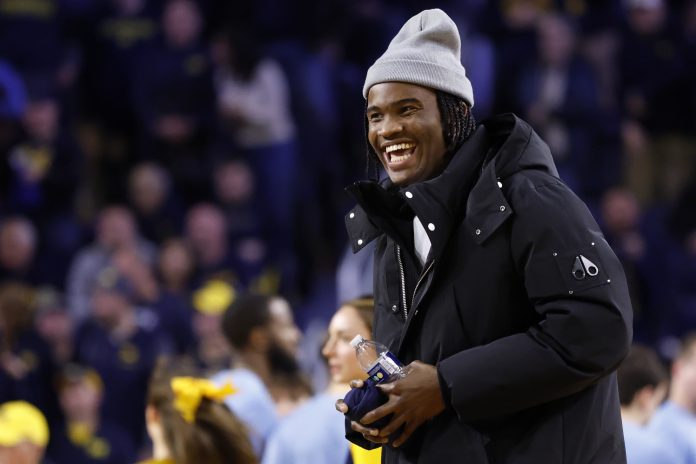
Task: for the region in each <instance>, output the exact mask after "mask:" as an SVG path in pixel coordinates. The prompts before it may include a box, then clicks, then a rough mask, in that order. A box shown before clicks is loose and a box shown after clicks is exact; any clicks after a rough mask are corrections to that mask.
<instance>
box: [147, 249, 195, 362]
mask: <svg viewBox="0 0 696 464" xmlns="http://www.w3.org/2000/svg"><path fill="white" fill-rule="evenodd" d="M193 271H194V258H193V254H192V253H191V250H190V248H189V247H188V246H187V245H186V243H185V242H184V241H183V240H182V239H179V238H173V239H170V240H167V241H166V242H164V243H163V244H162V246H161V248H160V252H159V256H158V260H157V269H156V274H157V277H158V283H159V296H158V298H157V301H156V302H155V303H154V304H153V305H152V308H153V310H154V311H155V312H156V313H157V316H158V319H159V325H160V328H161V329H162V331H163V332H165V333H167V334H168V335H169V336H170V337H171V339H172V342H173V344H174V345H173V348H174V351H175V353H177V354H180V355H184V354H186V353H189V352H193V351H194V350H195V345H196V343H195V339H194V333H193V326H192V316H193V308H192V302H191V291H192V287H191V277H192V275H193Z"/></svg>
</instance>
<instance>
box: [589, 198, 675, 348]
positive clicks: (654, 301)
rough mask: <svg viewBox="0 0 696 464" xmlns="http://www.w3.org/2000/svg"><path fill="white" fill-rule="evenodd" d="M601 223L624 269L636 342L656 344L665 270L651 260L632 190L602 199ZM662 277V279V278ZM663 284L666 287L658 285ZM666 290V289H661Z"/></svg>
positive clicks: (640, 214) (638, 207)
mask: <svg viewBox="0 0 696 464" xmlns="http://www.w3.org/2000/svg"><path fill="white" fill-rule="evenodd" d="M600 207H601V209H600V214H601V223H602V226H603V231H604V234H605V237H606V239H607V242H609V245H611V247H612V249H613V250H614V252H615V253H616V256H617V257H618V258H619V260H620V261H621V264H622V265H623V268H624V272H625V273H626V280H627V282H628V290H629V292H630V294H631V303H633V317H634V320H633V327H634V330H635V332H634V339H636V340H641V341H642V342H644V343H648V342H651V341H654V340H656V338H657V336H658V333H657V331H659V330H660V327H659V326H660V324H659V321H658V320H657V317H658V315H657V314H654V312H653V311H651V308H652V307H653V306H655V305H658V304H661V303H658V302H664V301H667V300H665V299H664V298H667V295H664V292H665V288H664V287H667V285H666V284H664V280H665V275H664V272H665V270H664V268H663V266H661V265H659V264H657V263H656V262H655V260H656V258H655V257H653V256H651V251H653V254H655V253H654V250H650V245H651V244H650V243H649V241H648V238H647V237H646V235H645V233H644V232H643V227H642V221H643V211H642V208H641V206H640V204H639V203H638V199H637V198H636V195H635V194H634V193H633V192H631V191H630V190H628V189H625V188H621V187H614V188H612V189H609V190H608V191H606V192H605V193H604V195H603V196H602V201H601V204H600ZM660 274H662V275H660ZM656 282H662V283H663V284H657V283H656ZM660 287H663V288H660Z"/></svg>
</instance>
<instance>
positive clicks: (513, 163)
mask: <svg viewBox="0 0 696 464" xmlns="http://www.w3.org/2000/svg"><path fill="white" fill-rule="evenodd" d="M481 126H483V127H485V128H486V131H487V132H488V135H489V140H490V142H491V146H490V148H489V153H491V154H492V156H491V158H495V164H496V169H495V170H496V173H497V177H499V178H501V179H505V178H506V177H510V176H511V175H512V174H515V173H516V172H519V171H522V170H524V169H535V170H541V171H544V172H546V173H548V174H550V175H552V176H554V177H558V171H557V170H556V166H555V164H554V162H553V157H552V156H551V150H549V147H548V145H547V144H546V143H545V142H544V141H543V140H542V139H541V137H539V135H538V134H537V133H536V132H534V129H532V127H531V126H530V125H529V124H528V123H527V122H525V121H523V120H522V119H520V118H518V117H517V116H516V115H515V114H513V113H505V114H501V115H499V116H494V117H492V118H490V119H486V120H484V121H482V122H481ZM486 161H488V159H487V160H486Z"/></svg>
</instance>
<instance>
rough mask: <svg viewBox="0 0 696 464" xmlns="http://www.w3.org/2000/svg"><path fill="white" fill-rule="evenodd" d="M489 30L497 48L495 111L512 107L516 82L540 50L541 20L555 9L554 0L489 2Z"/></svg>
mask: <svg viewBox="0 0 696 464" xmlns="http://www.w3.org/2000/svg"><path fill="white" fill-rule="evenodd" d="M487 3H488V5H487V7H488V11H487V12H486V15H485V17H486V18H485V22H484V24H486V26H485V32H486V33H487V34H488V35H489V36H490V37H491V39H492V40H493V43H494V45H495V49H496V55H497V58H496V67H497V72H496V83H495V89H496V91H495V96H496V101H495V104H494V108H493V113H497V112H500V111H510V109H512V108H514V104H515V101H516V99H515V92H516V90H517V89H516V88H515V86H511V85H510V82H519V77H520V73H521V72H522V69H523V67H524V66H525V65H526V64H527V60H528V59H529V57H531V56H534V55H535V54H536V53H537V22H538V21H539V18H540V17H541V16H542V15H544V13H548V12H550V11H551V7H552V5H551V3H552V2H551V1H550V0H498V1H494V2H487Z"/></svg>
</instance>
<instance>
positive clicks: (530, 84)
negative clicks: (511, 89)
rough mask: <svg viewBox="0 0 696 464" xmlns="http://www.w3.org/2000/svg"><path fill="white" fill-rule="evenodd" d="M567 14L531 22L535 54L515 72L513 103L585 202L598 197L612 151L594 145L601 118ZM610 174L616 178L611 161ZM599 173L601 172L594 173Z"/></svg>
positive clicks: (594, 87)
mask: <svg viewBox="0 0 696 464" xmlns="http://www.w3.org/2000/svg"><path fill="white" fill-rule="evenodd" d="M577 41H578V33H577V31H576V27H575V25H574V24H572V22H571V20H570V18H568V17H566V16H562V15H560V14H545V15H543V16H541V17H540V18H539V19H538V21H537V50H538V51H537V55H536V59H535V61H534V62H532V63H528V64H527V65H526V66H524V67H523V68H522V70H521V75H520V81H519V85H518V86H517V101H518V104H519V107H520V109H521V110H522V112H523V114H524V116H525V118H526V119H527V120H528V121H529V122H530V123H531V125H532V126H533V127H534V128H535V129H536V130H537V131H539V134H540V135H541V136H542V137H543V138H544V140H545V141H546V142H547V143H548V145H549V148H550V149H551V153H552V154H553V158H554V162H555V163H556V167H557V168H558V172H559V175H560V177H561V179H563V181H564V182H566V183H567V184H568V185H569V186H570V187H571V188H572V189H573V190H575V191H576V192H578V194H579V195H580V196H581V197H582V198H585V199H586V200H590V199H592V198H593V199H595V200H598V195H599V194H600V192H601V191H602V190H603V189H604V188H606V186H607V185H608V184H607V180H606V179H604V178H603V175H604V172H605V171H606V169H603V168H602V166H607V165H608V164H607V163H608V162H610V161H611V159H612V157H614V158H616V156H615V154H614V153H605V152H603V151H602V150H601V148H602V147H601V146H600V145H599V144H598V143H597V131H598V123H600V122H601V121H600V120H598V119H599V118H600V117H601V113H600V107H599V100H598V94H597V92H598V91H597V82H596V79H595V76H594V73H593V70H592V68H591V67H590V66H589V64H588V63H587V62H586V61H585V60H584V59H583V58H582V57H581V56H580V55H579V54H578V53H577V45H576V44H577ZM614 164H615V166H614V168H615V169H614V172H613V176H614V178H611V179H610V180H611V181H612V183H614V182H616V181H617V180H619V179H618V177H619V174H618V172H617V169H618V163H614ZM600 173H602V174H601V175H600Z"/></svg>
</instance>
